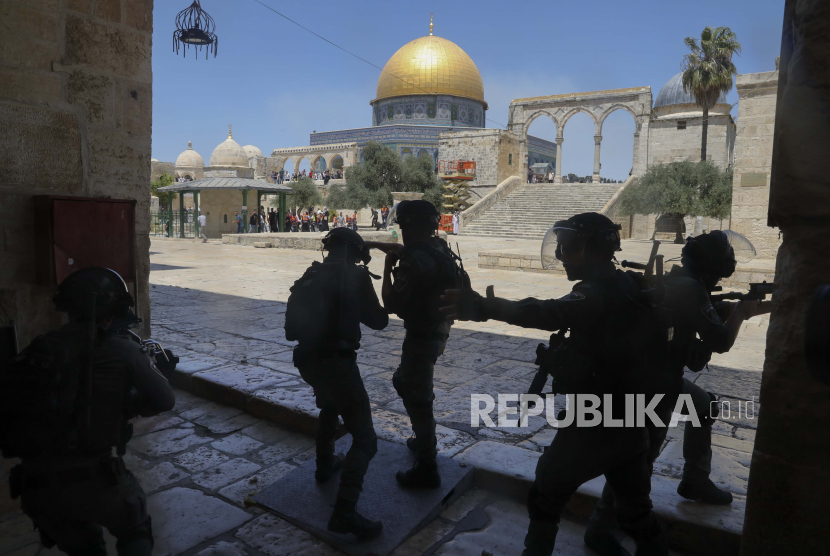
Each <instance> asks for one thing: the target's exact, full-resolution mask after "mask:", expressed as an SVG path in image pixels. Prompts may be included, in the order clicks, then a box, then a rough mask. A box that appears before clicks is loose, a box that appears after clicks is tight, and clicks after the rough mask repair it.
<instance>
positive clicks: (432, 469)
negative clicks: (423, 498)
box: [395, 460, 441, 488]
mask: <svg viewBox="0 0 830 556" xmlns="http://www.w3.org/2000/svg"><path fill="white" fill-rule="evenodd" d="M395 478H396V479H397V480H398V482H399V483H401V485H402V486H404V487H406V488H438V487H440V486H441V475H439V474H438V464H436V463H435V462H434V461H433V462H431V463H427V462H424V461H422V460H418V461H416V462H415V465H413V466H412V468H411V469H408V470H406V471H398V473H397V475H395Z"/></svg>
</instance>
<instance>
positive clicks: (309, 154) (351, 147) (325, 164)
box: [271, 143, 359, 171]
mask: <svg viewBox="0 0 830 556" xmlns="http://www.w3.org/2000/svg"><path fill="white" fill-rule="evenodd" d="M358 156H359V149H358V146H357V143H337V144H331V145H316V146H310V147H291V148H287V149H274V151H273V152H272V153H271V157H272V158H274V159H276V160H277V163H276V166H275V168H276V170H277V171H280V170H282V169H284V168H285V163H286V161H289V160H290V161H291V163H292V164H293V166H294V171H297V169H298V168H299V167H300V163H301V162H302V161H303V159H304V158H305V159H307V160H308V162H309V165H310V167H311V169H312V170H313V171H314V170H317V169H318V167H319V169H321V170H326V169H328V170H339V169H345V168H347V167H349V166H354V165H355V164H356V163H357V161H358ZM318 165H319V166H318Z"/></svg>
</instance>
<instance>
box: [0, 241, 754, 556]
mask: <svg viewBox="0 0 830 556" xmlns="http://www.w3.org/2000/svg"><path fill="white" fill-rule="evenodd" d="M453 239H455V238H453ZM453 243H455V242H454V241H453ZM458 243H459V245H460V247H461V251H462V254H463V255H464V257H465V260H468V261H470V262H468V265H467V270H468V271H469V272H470V274H471V278H472V282H473V285H474V287H475V288H476V289H478V290H479V291H483V290H484V287H485V286H486V285H488V284H493V285H495V288H496V293H497V295H500V296H503V297H508V298H513V299H518V298H522V297H527V296H536V297H558V296H561V295H564V294H565V293H566V292H567V291H569V290H570V284H569V283H568V282H567V280H566V279H565V278H564V277H560V276H555V275H544V274H531V273H527V274H526V273H517V272H507V271H499V270H483V269H478V268H476V266H475V264H474V262H473V261H475V256H476V254H477V253H478V251H479V250H481V249H485V248H493V247H494V244H496V243H497V242H495V241H494V240H492V239H491V238H486V239H485V238H463V237H460V238H458ZM510 243H512V242H510V241H507V240H505V241H504V245H509V244H510ZM501 246H502V245H496V247H497V248H501ZM318 257H320V254H319V253H316V252H313V251H302V250H282V249H254V248H252V247H242V246H231V245H222V244H221V243H219V242H216V241H211V242H209V243H207V244H201V243H199V242H194V241H189V240H168V239H159V238H154V239H153V245H152V248H151V261H152V270H151V280H150V281H151V299H152V306H153V336H154V337H155V338H156V339H158V340H159V341H161V342H162V343H163V344H165V347H168V348H171V349H173V351H174V352H175V353H176V354H177V355H180V356H181V357H182V361H181V363H180V364H179V368H178V372H177V374H176V377H175V381H176V383H177V385H179V386H180V387H182V388H185V389H187V390H190V391H191V392H194V393H195V394H197V395H198V396H200V397H201V398H196V397H194V396H192V395H190V394H188V393H186V392H180V394H179V402H178V405H177V407H176V409H175V411H174V412H173V413H171V414H169V415H165V416H160V417H156V418H153V419H150V420H146V421H148V422H147V423H146V424H145V423H144V422H141V423H140V424H139V425H138V426H137V429H139V430H140V432H141V433H142V434H141V436H138V437H137V438H136V439H135V440H134V441H133V442H132V443H131V445H130V452H131V458H132V462H133V463H132V466H133V468H135V469H137V470H138V472H139V473H141V475H142V482H143V484H144V485H145V488H147V490H148V494H149V493H150V492H151V491H152V492H153V493H154V494H151V500H152V502H151V503H152V504H153V508H154V511H156V512H157V513H159V515H166V516H168V517H166V518H165V520H166V521H170V523H171V524H172V525H173V526H172V528H168V529H165V528H164V526H162V525H159V526H158V527H160V528H161V529H159V534H160V536H159V544H158V547H159V548H158V549H157V553H158V554H166V553H170V554H173V553H186V554H188V555H190V554H195V553H197V552H199V551H200V550H203V549H206V548H208V546H211V545H212V544H216V543H218V542H224V543H226V544H222V545H221V548H215V549H213V551H210V552H206V553H205V554H241V553H242V552H238V551H236V550H237V548H235V547H236V546H237V545H236V544H234V543H240V542H242V543H247V544H242V545H240V546H242V547H243V548H242V550H244V551H247V552H248V553H251V554H253V553H256V552H252V547H253V549H255V550H259V551H261V552H262V553H264V554H268V555H269V556H276V555H282V554H286V555H287V554H292V555H293V554H326V553H327V552H325V551H324V549H322V548H320V547H316V546H315V545H313V542H314V541H313V540H312V539H310V538H309V537H307V536H304V533H302V532H301V531H299V530H297V529H294V528H293V527H290V526H288V525H287V524H285V523H283V522H280V521H279V520H276V518H272V517H270V516H267V515H259V514H258V513H257V510H256V509H253V508H246V507H245V506H244V503H243V502H244V499H245V497H246V496H247V495H248V494H249V493H250V492H252V491H253V490H255V488H254V486H255V485H256V484H259V481H260V480H262V481H263V482H267V481H271V480H273V479H274V478H276V477H278V476H280V474H281V473H283V472H285V471H287V470H288V469H290V468H291V466H293V465H296V463H297V462H298V461H303V460H304V458H308V457H310V456H311V452H309V451H308V449H309V448H310V447H311V445H312V444H311V438H310V437H309V436H307V434H306V435H303V434H298V433H297V432H296V431H301V432H305V433H310V432H311V431H312V430H313V428H314V424H315V420H316V414H317V410H316V408H315V407H314V402H313V397H312V395H311V391H310V389H309V388H308V387H307V385H306V384H305V383H304V382H302V381H301V380H300V379H299V377H298V374H297V371H296V369H295V368H294V367H293V365H292V364H291V347H292V342H287V341H286V340H285V338H284V332H283V328H282V327H283V322H284V311H285V301H286V300H287V298H288V288H289V287H290V286H291V284H292V283H293V281H294V280H295V279H296V278H298V277H299V276H300V275H301V273H302V271H303V270H304V269H305V268H306V267H307V266H308V265H309V264H310V262H311V261H312V260H319V259H318ZM371 267H372V269H373V271H375V272H380V270H381V268H382V258H380V257H378V258H377V259H376V260H374V261H372V264H371ZM376 287H378V288H379V287H380V283H379V282H377V283H376ZM766 328H767V324H766V320H765V319H761V318H757V319H753V320H752V321H750V322H748V323H746V325H745V326H744V330H743V331H742V332H741V336H740V337H739V339H738V341H737V342H736V346H735V348H734V349H733V350H732V352H730V353H729V354H725V355H723V356H716V357H715V359H714V360H713V365H711V370H710V371H709V372H706V371H704V372H703V373H701V374H700V375H691V376H690V377H689V378H690V379H692V380H696V381H697V382H698V383H699V384H702V385H704V386H705V387H706V388H707V389H709V390H712V391H714V392H716V393H717V394H719V395H721V396H722V397H723V399H724V400H728V401H730V403H731V405H732V414H731V415H730V418H729V419H726V418H724V419H722V420H720V421H719V422H718V423H717V424H716V427H715V433H716V434H715V435H714V444H715V447H714V451H715V462H714V467H715V471H714V473H713V478H714V480H715V481H716V482H718V483H719V484H720V485H722V486H725V487H726V488H729V489H730V490H731V491H732V492H733V493H735V495H736V501H735V504H733V506H732V507H728V508H711V507H707V506H703V505H698V504H694V503H689V502H686V501H683V500H682V499H681V498H680V497H678V496H677V494H676V493H675V489H676V485H677V477H678V476H679V472H680V469H681V466H682V458H681V450H680V448H681V444H680V443H679V434H678V433H680V431H679V430H676V431H673V433H672V434H671V435H670V437H669V439H668V440H667V442H666V445H665V447H664V449H663V452H662V454H661V457H660V459H659V460H658V464H657V469H656V473H657V475H656V476H655V479H654V487H653V498H654V500H655V506H656V509H657V511H658V512H659V513H660V515H661V517H662V518H663V519H664V521H666V522H667V523H668V524H669V532H670V535H671V538H672V541H673V543H674V545H675V546H677V547H679V548H681V549H682V550H683V552H684V553H688V554H703V553H705V554H707V555H711V556H715V555H720V554H724V555H726V554H737V543H738V542H739V535H740V531H741V528H742V524H743V508H744V505H745V500H744V494H745V492H746V479H747V474H748V466H749V460H750V456H751V452H752V446H753V442H754V436H755V425H756V422H757V421H756V420H757V413H758V412H759V410H760V407H759V406H758V404H757V403H756V404H755V407H754V412H755V414H754V416H750V417H747V416H746V415H745V414H742V415H741V416H738V415H736V410H737V404H738V402H743V401H746V400H752V399H753V398H754V399H755V400H756V401H757V398H758V390H759V388H760V372H761V366H762V364H763V351H764V350H763V347H764V342H765V334H766ZM364 334H365V336H364V341H363V348H362V349H361V351H360V353H359V363H360V367H361V374H362V375H363V377H364V380H365V382H366V387H367V390H368V392H369V395H370V398H371V401H372V405H373V413H374V419H375V427H376V430H377V432H378V435H379V436H380V437H381V438H384V439H386V440H390V441H393V442H404V440H405V439H406V438H407V437H408V436H409V435H410V430H409V421H408V419H407V417H406V414H405V412H404V411H403V407H402V405H401V403H400V400H399V399H398V398H397V395H396V393H395V391H394V389H393V388H392V386H391V382H390V380H391V374H392V372H393V371H394V369H395V367H396V366H397V362H398V359H399V356H400V344H401V340H402V337H403V328H402V326H401V322H400V321H398V320H397V319H394V318H393V319H391V321H390V326H389V327H388V328H387V329H386V330H383V331H379V332H374V331H369V330H364ZM547 336H548V334H546V333H545V332H543V331H539V330H527V329H521V328H517V327H513V326H509V325H505V324H501V323H496V322H492V321H491V322H486V323H457V324H456V326H454V327H453V331H452V334H451V336H450V340H449V343H448V346H447V351H446V353H445V354H444V355H443V356H442V357H441V359H440V360H439V362H438V365H437V366H436V376H435V388H436V403H435V407H436V416H437V419H438V421H439V426H438V435H439V448H440V449H441V451H442V453H444V454H446V455H448V456H452V457H456V458H457V459H459V461H463V462H466V463H467V464H469V465H473V466H475V467H476V468H477V475H476V481H477V484H478V485H480V486H481V487H486V488H487V489H488V492H489V493H490V494H491V495H492V493H493V492H495V491H498V492H499V493H502V494H507V495H509V496H511V497H513V498H514V499H515V498H518V499H520V500H521V499H522V497H523V494H524V492H526V489H527V487H528V486H529V483H530V481H531V480H532V474H533V468H534V466H535V461H536V459H537V458H538V457H539V455H540V454H541V451H542V449H543V447H544V446H546V445H548V444H549V443H550V440H551V439H552V437H553V434H554V431H553V429H551V428H550V427H549V426H547V425H546V424H545V422H544V421H543V420H542V419H541V418H540V417H532V418H531V419H530V423H529V426H528V427H525V428H520V427H496V428H493V429H489V428H472V427H471V426H470V418H469V413H470V394H472V393H486V394H490V395H493V396H495V395H497V394H498V393H521V392H524V391H526V388H527V386H528V384H529V382H530V378H531V376H532V374H533V372H534V370H535V369H534V366H533V364H532V361H533V358H534V350H535V347H536V344H537V343H538V342H539V341H546V340H547ZM204 398H210V400H213V401H208V400H207V399H204ZM217 402H219V403H217ZM739 417H740V418H739ZM260 419H264V420H268V421H271V422H276V423H278V424H279V425H281V427H282V428H274V427H271V426H267V425H266V424H265V423H264V421H261V420H260ZM261 431H268V433H267V434H265V433H264V432H261ZM139 460H140V461H139ZM254 477H256V480H254V481H253V482H252V479H253V478H254ZM246 481H247V483H246ZM252 485H254V486H252ZM601 487H602V479H598V480H596V481H592V482H591V483H588V484H587V485H585V486H584V487H583V488H582V489H580V492H579V493H578V494H577V495H576V496H575V497H574V500H573V501H572V504H571V506H570V508H569V509H570V510H571V511H572V512H573V513H574V515H575V516H581V517H583V518H584V517H585V516H586V515H588V513H589V512H590V509H591V507H592V504H593V501H594V500H595V498H596V496H597V495H598V493H599V491H600V489H601ZM0 494H2V493H0ZM0 497H2V496H0ZM4 502H5V500H4ZM461 502H462V501H459V502H458V503H457V504H456V505H458V504H461ZM504 504H506V505H498V506H493V508H492V511H496V509H495V508H509V507H512V506H510V504H508V503H507V502H504ZM185 508H193V510H192V511H188V510H185ZM514 509H515V508H514ZM3 510H4V511H0V515H4V516H5V517H0V553H15V554H21V555H23V554H34V549H33V548H32V546H31V543H33V542H35V540H34V537H31V535H29V536H26V535H27V534H28V533H26V534H24V530H25V524H26V520H25V518H23V517H20V516H19V514H14V513H13V512H12V513H8V511H9V508H6V507H3ZM450 510H452V508H450ZM489 511H491V508H488V512H489ZM504 511H507V510H504ZM243 514H244V515H243ZM511 515H513V517H511V518H510V519H514V520H517V523H518V522H520V521H521V520H524V519H526V518H525V517H524V516H525V513H524V510H523V509H522V510H521V511H519V510H515V511H514V513H513V514H511ZM191 519H192V520H193V521H194V522H193V523H191V521H189V520H191ZM446 519H449V518H446V517H444V518H442V519H439V520H437V521H436V522H433V523H432V524H431V525H430V526H429V527H428V528H427V530H425V532H424V533H423V535H426V536H427V538H426V539H425V540H421V541H417V542H418V543H421V544H418V547H420V548H417V549H416V548H412V549H411V550H410V551H403V552H401V554H421V553H423V552H424V551H425V550H427V549H428V548H429V547H430V546H431V545H432V544H433V543H434V542H436V540H437V539H440V538H443V537H444V536H445V535H447V534H450V533H449V532H450V531H451V529H452V528H453V527H454V525H453V524H452V523H449V522H447V521H445V520H446ZM505 520H507V518H505ZM507 521H509V520H507ZM220 522H221V525H219V524H218V523H220ZM499 527H502V525H499V526H498V527H497V528H496V529H494V531H495V530H500V529H499ZM516 527H518V529H519V530H520V531H521V530H523V527H524V526H521V527H519V525H516ZM574 527H577V528H578V525H576V524H575V525H574ZM220 529H221V530H220ZM489 530H490V529H488V531H489ZM165 531H168V532H167V533H165ZM169 531H177V534H178V532H181V534H182V539H184V540H177V538H178V537H176V538H174V536H173V535H172V534H171V533H169ZM10 532H14V533H10ZM477 534H478V533H475V534H474V533H468V534H466V535H467V536H459V537H458V538H457V539H456V541H454V545H453V546H456V545H457V546H459V547H460V546H462V545H463V546H467V547H468V548H465V549H463V550H464V551H461V550H462V549H461V548H459V549H458V550H453V551H450V550H449V548H441V549H440V551H439V552H438V553H439V554H440V553H447V554H468V553H469V554H476V556H477V555H478V554H480V553H481V549H478V552H474V551H473V552H471V550H475V548H471V547H476V546H478V545H476V544H475V543H476V542H490V541H486V540H485V541H473V540H463V542H462V539H467V538H469V539H473V538H475V537H474V535H477ZM563 534H564V533H563ZM574 534H575V535H576V533H574ZM15 535H17V536H15ZM429 535H434V536H429ZM500 535H501V533H500ZM7 536H8V537H9V539H10V540H8V541H3V540H2V539H4V538H6V537H7ZM485 537H486V536H485ZM577 537H578V535H577ZM577 537H574V538H575V539H577V540H578V538H577ZM416 538H422V539H423V537H422V536H420V535H419V536H417V537H416ZM500 538H501V537H500ZM503 538H504V542H505V543H508V544H509V543H511V542H514V541H515V542H519V544H520V540H521V538H520V535H519V536H517V535H514V536H513V537H509V536H505V537H503ZM510 538H512V539H513V540H509V539H510ZM563 538H564V537H563ZM269 539H270V540H269ZM275 539H278V540H279V541H277V540H275ZM517 539H518V540H517ZM411 542H413V543H415V542H416V541H415V539H411ZM27 543H28V544H29V545H30V546H28V547H27V548H25V550H23V549H22V548H21V547H23V546H26V545H27ZM269 543H271V544H269ZM274 543H277V544H279V545H280V546H282V545H283V544H284V543H287V544H286V546H294V548H292V549H291V550H289V551H285V550H283V549H281V548H280V549H277V548H273V546H274ZM291 543H295V544H291ZM303 543H306V544H303ZM464 543H468V544H464ZM185 544H186V545H187V546H184V545H185ZM303 546H305V547H307V548H301V547H303ZM494 546H495V545H494ZM498 546H501V545H498ZM515 546H519V545H515ZM560 546H562V547H564V546H565V543H562V544H561V545H560ZM269 547H270V548H269ZM10 549H14V550H11V551H10ZM18 549H20V550H18ZM572 549H573V550H574V551H575V552H573V553H574V554H585V552H584V551H581V550H582V548H581V543H579V542H575V544H574V545H573V547H572ZM280 550H282V551H280ZM407 550H409V549H407ZM418 550H420V551H418ZM487 550H489V551H490V552H492V553H493V554H515V553H518V552H519V551H518V550H513V549H510V550H507V545H505V550H504V552H500V551H499V550H501V549H499V550H496V551H494V550H492V549H490V548H487ZM569 550H570V549H569ZM235 551H236V552H235ZM565 553H566V554H570V552H565ZM396 554H397V553H396Z"/></svg>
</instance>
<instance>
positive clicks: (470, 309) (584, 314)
mask: <svg viewBox="0 0 830 556" xmlns="http://www.w3.org/2000/svg"><path fill="white" fill-rule="evenodd" d="M441 301H442V303H443V304H444V307H442V309H441V313H442V314H443V315H444V316H446V317H447V318H450V319H455V320H476V321H485V320H489V319H493V320H499V321H502V322H506V323H508V324H513V325H516V326H521V327H523V328H538V329H539V330H549V331H554V330H559V329H562V328H570V327H572V326H587V325H588V324H590V323H592V322H593V321H594V320H595V319H597V318H599V316H600V315H602V312H603V300H602V296H601V295H600V294H599V292H595V291H594V290H593V289H592V288H591V286H590V285H587V284H581V285H578V286H576V287H575V288H574V289H573V291H571V293H569V294H568V295H566V296H564V297H561V298H559V299H536V298H533V297H528V298H526V299H522V300H520V301H511V300H509V299H504V298H501V297H482V296H481V295H479V294H478V293H477V292H475V291H474V290H472V289H467V288H465V289H462V290H447V291H446V292H444V295H443V296H441Z"/></svg>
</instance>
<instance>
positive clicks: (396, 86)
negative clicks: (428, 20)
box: [372, 26, 487, 108]
mask: <svg viewBox="0 0 830 556" xmlns="http://www.w3.org/2000/svg"><path fill="white" fill-rule="evenodd" d="M430 27H431V26H430ZM430 31H431V29H430ZM423 94H433V95H434V94H438V95H454V96H457V97H463V98H469V99H473V100H477V101H480V102H484V85H483V83H482V81H481V74H480V73H479V72H478V68H477V67H476V65H475V62H473V60H472V58H470V57H469V56H468V55H467V53H466V52H464V51H463V50H461V48H460V47H459V46H458V45H457V44H455V43H454V42H452V41H448V40H447V39H442V38H441V37H436V36H435V35H433V34H432V33H431V32H430V34H429V35H427V36H425V37H421V38H420V39H415V40H414V41H411V42H409V43H407V44H405V45H403V47H401V49H400V50H398V51H397V52H395V54H394V55H393V56H392V57H391V58H389V61H388V62H386V65H385V66H384V67H383V73H381V75H380V79H378V90H377V95H376V97H375V100H373V101H372V104H373V103H374V102H375V101H378V100H381V99H385V98H391V97H400V96H409V95H423ZM484 106H485V108H486V107H487V103H486V102H485V103H484Z"/></svg>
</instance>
